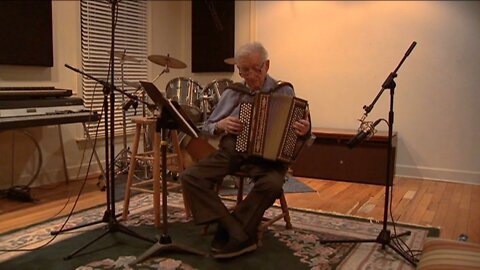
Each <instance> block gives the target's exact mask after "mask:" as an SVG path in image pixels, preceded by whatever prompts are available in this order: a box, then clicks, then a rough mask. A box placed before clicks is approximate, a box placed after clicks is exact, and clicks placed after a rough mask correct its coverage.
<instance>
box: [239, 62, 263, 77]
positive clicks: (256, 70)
mask: <svg viewBox="0 0 480 270" xmlns="http://www.w3.org/2000/svg"><path fill="white" fill-rule="evenodd" d="M265 62H267V61H264V62H263V63H262V64H261V65H260V66H256V67H249V68H244V67H237V68H238V73H240V76H248V75H250V73H252V72H253V73H256V74H259V73H260V72H262V69H263V66H265Z"/></svg>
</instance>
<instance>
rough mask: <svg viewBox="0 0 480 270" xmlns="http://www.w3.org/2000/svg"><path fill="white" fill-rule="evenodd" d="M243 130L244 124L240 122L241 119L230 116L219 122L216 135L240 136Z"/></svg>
mask: <svg viewBox="0 0 480 270" xmlns="http://www.w3.org/2000/svg"><path fill="white" fill-rule="evenodd" d="M217 130H219V131H217ZM242 130H243V124H242V122H240V119H238V118H237V117H234V116H228V117H225V118H223V119H222V120H220V121H218V122H217V128H216V130H215V133H217V134H219V133H221V132H226V133H227V134H235V135H238V134H240V132H242Z"/></svg>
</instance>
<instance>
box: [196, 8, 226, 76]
mask: <svg viewBox="0 0 480 270" xmlns="http://www.w3.org/2000/svg"><path fill="white" fill-rule="evenodd" d="M234 43H235V1H233V0H227V1H208V0H205V1H192V72H194V73H195V72H233V70H234V66H233V65H228V64H226V63H225V62H224V60H225V59H226V58H230V57H233V55H234V50H235V48H234V47H235V44H234Z"/></svg>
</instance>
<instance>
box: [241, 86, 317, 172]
mask: <svg viewBox="0 0 480 270" xmlns="http://www.w3.org/2000/svg"><path fill="white" fill-rule="evenodd" d="M307 106H308V102H307V101H306V100H303V99H300V98H297V97H293V96H286V95H273V94H269V93H257V94H256V95H255V99H254V103H242V104H240V116H239V119H240V121H241V122H242V123H243V124H244V129H243V130H242V132H241V133H240V134H239V135H238V136H237V140H236V144H235V150H236V151H237V152H240V153H248V154H250V155H253V156H258V157H262V158H264V159H268V160H275V161H282V162H287V163H290V162H292V161H294V160H295V158H296V152H297V151H296V149H297V147H298V144H299V143H302V142H301V141H300V140H299V139H298V136H297V135H296V134H295V132H294V130H293V127H292V124H293V123H294V122H295V121H297V120H299V119H302V118H304V117H305V113H306V110H307Z"/></svg>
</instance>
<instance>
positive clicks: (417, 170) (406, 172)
mask: <svg viewBox="0 0 480 270" xmlns="http://www.w3.org/2000/svg"><path fill="white" fill-rule="evenodd" d="M395 176H402V177H413V178H421V179H431V180H441V181H447V182H455V183H463V184H476V185H480V172H475V171H462V170H449V169H442V168H431V167H421V166H418V167H416V166H408V165H398V164H397V165H396V167H395Z"/></svg>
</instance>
